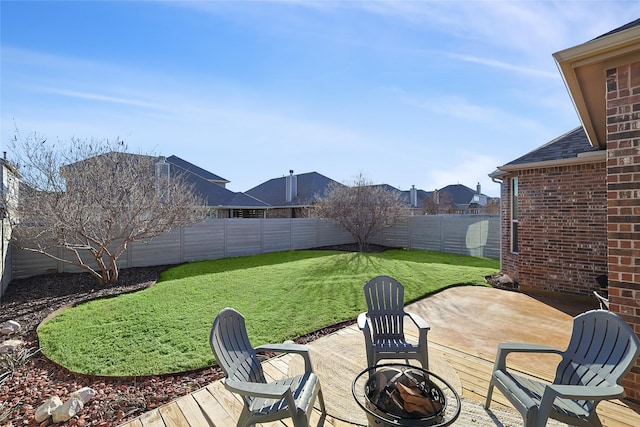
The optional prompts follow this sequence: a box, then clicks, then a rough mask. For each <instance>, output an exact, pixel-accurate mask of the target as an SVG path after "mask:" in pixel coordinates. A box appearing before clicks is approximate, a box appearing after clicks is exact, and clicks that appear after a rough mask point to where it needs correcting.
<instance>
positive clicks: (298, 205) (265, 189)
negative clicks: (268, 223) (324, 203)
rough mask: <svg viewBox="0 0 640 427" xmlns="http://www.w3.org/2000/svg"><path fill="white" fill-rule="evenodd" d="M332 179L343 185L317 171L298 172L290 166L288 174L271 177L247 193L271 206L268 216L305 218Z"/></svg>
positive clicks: (309, 214)
mask: <svg viewBox="0 0 640 427" xmlns="http://www.w3.org/2000/svg"><path fill="white" fill-rule="evenodd" d="M331 183H336V184H338V185H341V184H339V183H338V182H337V181H334V180H332V179H330V178H327V177H326V176H324V175H321V174H319V173H317V172H309V173H303V174H298V175H295V174H294V173H293V171H292V170H290V171H289V175H287V176H283V177H281V178H273V179H270V180H269V181H266V182H264V183H262V184H260V185H258V186H256V187H253V188H252V189H250V190H248V191H246V192H245V193H246V194H248V195H249V196H251V197H254V198H256V199H258V200H260V201H262V202H264V203H266V204H268V205H269V206H270V208H269V210H268V211H267V212H266V217H267V218H306V217H309V216H311V210H310V209H309V208H310V207H311V206H312V205H313V204H314V203H315V202H316V201H317V200H318V198H320V197H322V196H323V195H324V193H325V191H326V190H327V188H328V187H329V185H330V184H331Z"/></svg>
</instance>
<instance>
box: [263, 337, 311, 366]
mask: <svg viewBox="0 0 640 427" xmlns="http://www.w3.org/2000/svg"><path fill="white" fill-rule="evenodd" d="M254 350H255V351H256V352H261V351H273V352H274V353H291V354H299V355H300V356H302V358H303V359H304V371H305V372H307V373H308V372H313V368H312V367H311V358H310V357H309V347H308V346H306V345H304V344H296V343H294V342H293V341H285V342H283V343H282V344H263V345H260V346H258V347H256V348H255V349H254Z"/></svg>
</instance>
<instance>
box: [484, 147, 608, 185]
mask: <svg viewBox="0 0 640 427" xmlns="http://www.w3.org/2000/svg"><path fill="white" fill-rule="evenodd" d="M606 159H607V152H606V150H598V151H588V152H586V153H581V154H579V155H578V156H576V157H571V158H568V159H559V160H545V161H541V162H529V163H516V164H510V165H504V166H500V167H498V169H497V170H496V171H494V172H492V173H491V174H490V175H489V176H491V177H495V178H499V177H504V176H505V175H506V174H507V173H509V172H514V171H519V170H525V169H540V168H550V167H558V166H572V165H584V164H589V163H600V162H604V161H606Z"/></svg>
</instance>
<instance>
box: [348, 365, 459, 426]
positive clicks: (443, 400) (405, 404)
mask: <svg viewBox="0 0 640 427" xmlns="http://www.w3.org/2000/svg"><path fill="white" fill-rule="evenodd" d="M351 389H352V390H351V391H352V393H353V396H354V398H355V399H356V402H357V403H358V405H359V406H360V407H361V408H362V409H363V410H364V411H365V413H366V415H367V420H368V422H369V426H371V427H373V426H381V427H393V426H411V427H423V426H446V425H449V424H451V423H452V422H453V421H455V419H456V418H458V415H460V398H459V396H458V394H457V393H456V391H455V390H454V389H452V388H451V386H449V384H447V383H446V382H445V381H444V380H443V379H442V378H440V377H439V376H437V375H436V374H434V373H432V372H429V371H427V370H425V369H422V368H419V367H415V366H411V365H402V364H386V365H376V366H373V367H371V368H368V369H365V370H364V371H362V372H360V373H359V374H358V376H357V377H356V378H355V379H354V381H353V383H352V387H351ZM448 403H452V404H451V405H448ZM449 406H451V407H449Z"/></svg>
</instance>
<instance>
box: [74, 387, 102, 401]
mask: <svg viewBox="0 0 640 427" xmlns="http://www.w3.org/2000/svg"><path fill="white" fill-rule="evenodd" d="M95 395H96V391H95V390H94V389H92V388H91V387H82V388H81V389H80V390H78V391H74V392H73V393H71V394H70V395H69V396H70V397H72V398H73V397H75V398H76V399H79V400H80V401H82V403H84V404H85V405H86V404H87V403H89V401H90V400H91V399H93V397H94V396H95Z"/></svg>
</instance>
